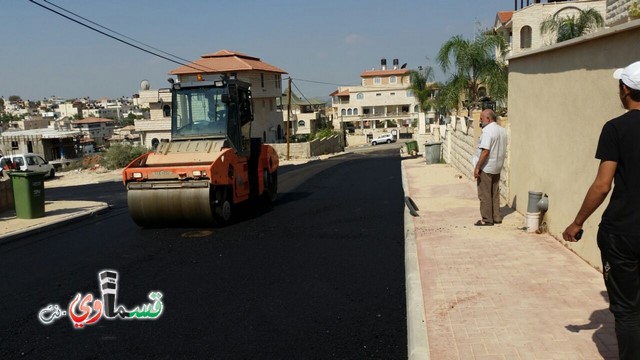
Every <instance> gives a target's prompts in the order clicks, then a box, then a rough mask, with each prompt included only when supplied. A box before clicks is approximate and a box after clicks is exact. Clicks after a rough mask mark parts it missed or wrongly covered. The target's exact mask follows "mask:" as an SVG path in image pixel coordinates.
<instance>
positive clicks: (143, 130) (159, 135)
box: [134, 80, 171, 149]
mask: <svg viewBox="0 0 640 360" xmlns="http://www.w3.org/2000/svg"><path fill="white" fill-rule="evenodd" d="M168 85H169V83H167V86H168ZM150 87H151V85H150V84H149V82H148V81H146V80H143V81H142V82H141V84H140V91H139V92H138V96H137V97H134V101H135V103H137V105H138V107H139V108H141V109H148V114H149V118H148V119H147V118H145V119H140V120H135V121H134V123H135V133H136V134H138V135H139V136H140V144H142V145H143V146H146V147H148V148H150V149H155V148H156V147H158V145H159V144H160V142H168V141H169V140H171V92H169V89H168V88H165V89H151V88H150Z"/></svg>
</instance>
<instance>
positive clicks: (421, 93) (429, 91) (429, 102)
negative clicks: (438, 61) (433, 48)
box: [409, 66, 439, 113]
mask: <svg viewBox="0 0 640 360" xmlns="http://www.w3.org/2000/svg"><path fill="white" fill-rule="evenodd" d="M409 76H410V79H411V84H410V85H409V90H411V92H412V93H413V96H414V97H415V98H416V99H417V100H418V103H419V104H420V110H421V111H422V112H424V113H427V112H428V111H430V110H431V109H433V108H435V107H436V106H435V93H436V91H437V89H438V87H439V84H438V83H435V82H434V81H433V80H434V78H435V75H434V71H433V68H432V67H431V66H427V67H426V68H424V69H423V68H422V67H420V68H419V70H411V71H410V72H409Z"/></svg>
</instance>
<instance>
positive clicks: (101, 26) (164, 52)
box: [42, 0, 213, 70]
mask: <svg viewBox="0 0 640 360" xmlns="http://www.w3.org/2000/svg"><path fill="white" fill-rule="evenodd" d="M42 1H44V2H46V3H47V4H50V5H51V6H54V7H56V8H58V9H60V10H62V11H64V12H66V13H69V14H71V15H73V16H75V17H77V18H80V19H82V20H84V21H87V22H89V23H91V24H93V25H96V26H98V27H100V28H103V29H105V30H107V31H110V32H112V33H114V34H117V35H119V36H122V37H124V38H125V39H128V40H131V41H133V42H136V43H138V44H140V45H143V46H146V47H148V48H150V49H153V50H156V51H159V52H161V53H163V54H165V55H169V56H172V57H174V58H176V59H180V60H182V61H186V62H187V63H191V60H187V59H184V58H181V57H180V56H177V55H174V54H171V53H168V52H166V51H163V50H161V49H158V48H155V47H153V46H151V45H149V44H145V43H143V42H141V41H138V40H136V39H134V38H131V37H129V36H127V35H124V34H121V33H119V32H117V31H115V30H113V29H110V28H108V27H106V26H103V25H100V24H98V23H97V22H94V21H91V20H90V19H87V18H85V17H83V16H81V15H79V14H76V13H74V12H72V11H70V10H67V9H65V8H63V7H61V6H58V5H56V4H54V3H52V2H50V1H48V0H42ZM198 66H201V65H198ZM209 70H213V69H209Z"/></svg>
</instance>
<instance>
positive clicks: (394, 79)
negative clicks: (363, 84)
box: [389, 76, 398, 84]
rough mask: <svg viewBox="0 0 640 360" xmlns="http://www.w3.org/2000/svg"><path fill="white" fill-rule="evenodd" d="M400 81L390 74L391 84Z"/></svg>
mask: <svg viewBox="0 0 640 360" xmlns="http://www.w3.org/2000/svg"><path fill="white" fill-rule="evenodd" d="M397 82H398V78H397V77H395V76H390V77H389V84H395V83H397Z"/></svg>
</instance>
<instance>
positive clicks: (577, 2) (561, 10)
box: [494, 0, 610, 58]
mask: <svg viewBox="0 0 640 360" xmlns="http://www.w3.org/2000/svg"><path fill="white" fill-rule="evenodd" d="M607 1H608V0H556V1H553V0H547V1H545V2H543V1H542V0H531V1H530V0H524V1H523V0H520V1H518V0H516V1H515V10H514V11H499V12H498V13H497V14H496V21H495V24H494V29H495V30H496V31H497V32H498V33H499V34H502V35H503V37H504V38H505V40H507V41H508V43H509V45H510V51H509V53H508V54H507V58H508V57H510V56H515V55H518V54H520V53H523V52H526V51H530V50H535V49H538V48H541V47H543V46H547V45H551V44H554V43H555V42H556V38H555V35H554V34H542V33H541V32H540V26H541V24H542V22H543V21H545V20H546V19H548V18H550V17H551V16H554V15H556V14H557V15H558V16H573V15H576V14H577V13H578V9H580V10H587V9H590V8H593V9H595V10H597V11H598V12H600V14H602V17H603V18H606V7H607ZM609 1H610V0H609ZM518 3H520V8H518Z"/></svg>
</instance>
